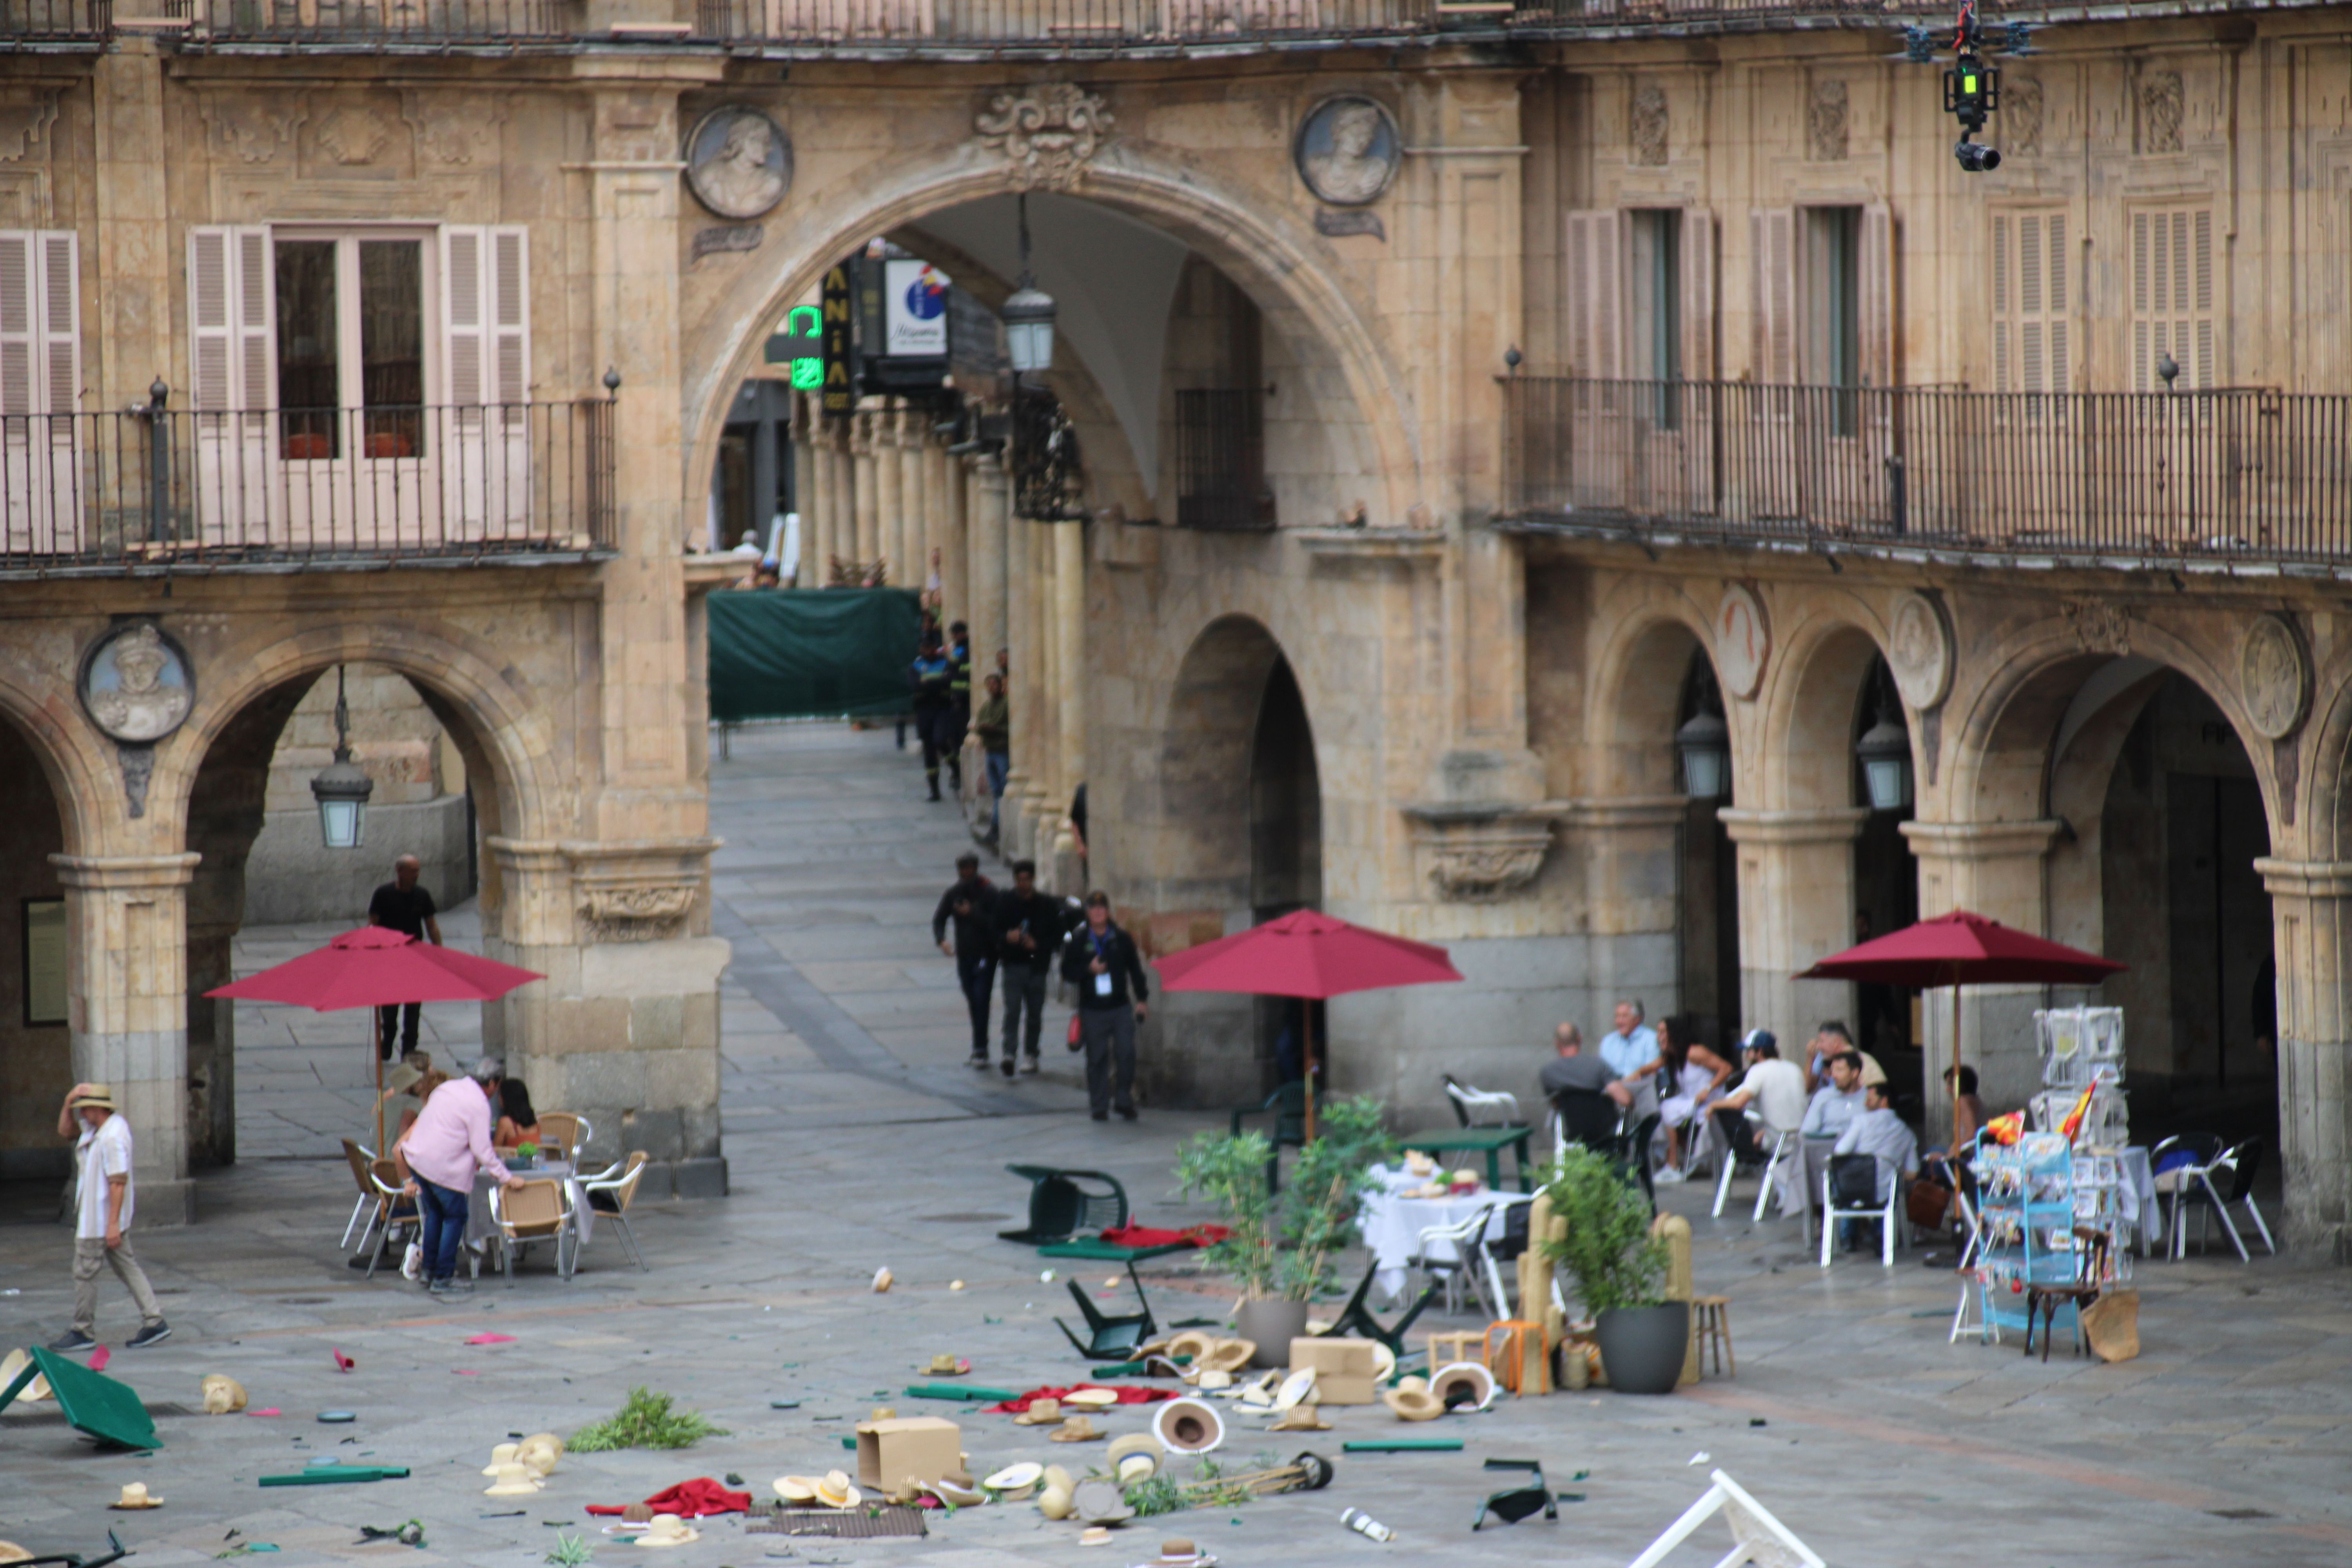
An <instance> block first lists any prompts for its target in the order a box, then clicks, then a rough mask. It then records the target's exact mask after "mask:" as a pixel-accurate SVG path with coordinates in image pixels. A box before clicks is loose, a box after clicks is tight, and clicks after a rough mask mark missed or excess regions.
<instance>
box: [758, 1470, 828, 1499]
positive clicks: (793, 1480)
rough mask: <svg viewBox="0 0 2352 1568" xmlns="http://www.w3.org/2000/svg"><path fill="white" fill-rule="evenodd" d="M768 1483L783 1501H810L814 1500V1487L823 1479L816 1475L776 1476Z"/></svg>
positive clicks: (820, 1483) (821, 1482)
mask: <svg viewBox="0 0 2352 1568" xmlns="http://www.w3.org/2000/svg"><path fill="white" fill-rule="evenodd" d="M770 1484H772V1486H773V1487H774V1488H775V1489H776V1496H777V1497H779V1498H781V1499H782V1500H784V1501H785V1502H790V1503H812V1502H814V1501H816V1489H817V1488H818V1487H819V1486H820V1485H822V1484H823V1481H822V1480H821V1479H820V1478H818V1477H816V1476H778V1477H777V1478H776V1479H775V1480H774V1481H773V1482H772V1483H770Z"/></svg>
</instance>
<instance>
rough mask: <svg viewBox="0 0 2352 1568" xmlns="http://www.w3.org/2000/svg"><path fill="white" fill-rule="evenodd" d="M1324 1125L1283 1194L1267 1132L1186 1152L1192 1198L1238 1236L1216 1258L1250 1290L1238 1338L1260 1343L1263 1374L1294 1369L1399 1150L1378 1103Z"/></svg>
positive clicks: (1179, 1169)
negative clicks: (1375, 1177) (1373, 1189)
mask: <svg viewBox="0 0 2352 1568" xmlns="http://www.w3.org/2000/svg"><path fill="white" fill-rule="evenodd" d="M1390 1147H1391V1144H1390V1140H1389V1135H1388V1129H1387V1126H1386V1124H1385V1122H1384V1121H1383V1120H1382V1117H1381V1104H1380V1101H1378V1100H1370V1099H1362V1100H1339V1101H1334V1102H1332V1103H1329V1104H1327V1105H1325V1106H1324V1107H1323V1108H1322V1113H1321V1115H1320V1116H1319V1118H1318V1128H1317V1136H1316V1139H1315V1142H1312V1143H1309V1144H1307V1146H1306V1147H1305V1148H1304V1149H1301V1150H1300V1151H1299V1152H1298V1161H1297V1165H1296V1166H1295V1167H1294V1169H1293V1170H1292V1172H1291V1175H1290V1181H1289V1184H1288V1185H1286V1186H1285V1187H1284V1188H1283V1189H1282V1191H1281V1192H1280V1193H1279V1194H1276V1192H1275V1191H1274V1190H1273V1189H1272V1187H1271V1186H1270V1185H1269V1184H1268V1182H1267V1173H1268V1171H1269V1169H1270V1168H1271V1166H1272V1163H1273V1160H1274V1148H1273V1145H1272V1144H1270V1143H1268V1142H1267V1141H1266V1137H1265V1133H1263V1132H1244V1133H1241V1134H1239V1135H1238V1136H1234V1135H1230V1134H1226V1133H1219V1132H1202V1133H1201V1134H1199V1135H1198V1136H1196V1137H1194V1138H1193V1139H1192V1142H1188V1143H1186V1144H1185V1145H1184V1146H1183V1147H1182V1148H1181V1149H1179V1150H1178V1151H1177V1154H1176V1180H1177V1183H1178V1184H1179V1185H1180V1186H1181V1188H1182V1189H1183V1192H1184V1194H1185V1195H1186V1196H1188V1197H1189V1196H1191V1195H1192V1194H1195V1193H1198V1194H1201V1195H1202V1196H1204V1197H1206V1198H1207V1199H1208V1200H1209V1201H1210V1202H1211V1203H1213V1204H1214V1205H1216V1207H1217V1212H1218V1214H1219V1215H1221V1216H1222V1217H1223V1221H1224V1223H1225V1225H1226V1226H1228V1227H1229V1228H1230V1229H1231V1230H1232V1232H1233V1234H1232V1235H1231V1236H1229V1237H1226V1238H1225V1239H1224V1240H1223V1241H1221V1242H1218V1243H1217V1244H1216V1245H1214V1246H1213V1247H1209V1248H1208V1249H1207V1253H1206V1257H1207V1260H1208V1261H1209V1262H1210V1263H1212V1264H1213V1265H1215V1266H1216V1267H1218V1268H1223V1269H1224V1270H1225V1271H1226V1272H1227V1273H1228V1274H1230V1275H1231V1276H1232V1277H1233V1280H1234V1284H1236V1285H1238V1286H1240V1287H1241V1292H1242V1300H1241V1305H1240V1307H1239V1308H1238V1309H1237V1310H1236V1311H1235V1314H1234V1331H1236V1332H1237V1333H1239V1334H1240V1335H1241V1337H1242V1338H1244V1339H1245V1340H1250V1341H1253V1342H1255V1343H1256V1345H1257V1347H1258V1353H1257V1364H1259V1365H1261V1366H1281V1365H1283V1364H1284V1363H1286V1362H1288V1361H1289V1359H1290V1342H1291V1341H1292V1340H1295V1339H1297V1338H1298V1337H1299V1336H1300V1335H1302V1334H1304V1333H1306V1331H1307V1303H1308V1302H1310V1301H1312V1300H1314V1299H1315V1297H1316V1296H1317V1295H1318V1294H1319V1293H1320V1292H1321V1291H1322V1290H1324V1289H1326V1288H1327V1287H1328V1286H1329V1285H1330V1283H1331V1277H1332V1270H1333V1268H1334V1259H1335V1258H1336V1256H1337V1254H1338V1253H1339V1251H1340V1250H1341V1249H1343V1248H1344V1247H1347V1246H1348V1245H1349V1243H1350V1242H1351V1241H1353V1240H1354V1237H1355V1233H1354V1225H1355V1219H1356V1205H1357V1204H1358V1202H1359V1201H1360V1199H1361V1197H1362V1195H1363V1194H1364V1192H1365V1190H1366V1189H1367V1188H1368V1187H1370V1184H1371V1167H1372V1165H1373V1163H1374V1162H1376V1161H1378V1160H1379V1159H1381V1157H1382V1156H1383V1155H1384V1154H1386V1153H1387V1152H1389V1150H1390Z"/></svg>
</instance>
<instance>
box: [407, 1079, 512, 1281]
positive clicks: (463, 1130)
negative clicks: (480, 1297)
mask: <svg viewBox="0 0 2352 1568" xmlns="http://www.w3.org/2000/svg"><path fill="white" fill-rule="evenodd" d="M506 1076H507V1072H506V1067H505V1065H504V1064H503V1063H501V1062H500V1061H499V1059H498V1058H495V1057H484V1058H482V1059H481V1060H480V1061H478V1062H476V1063H475V1064H474V1066H473V1069H472V1071H471V1072H469V1073H468V1074H467V1076H466V1077H464V1078H453V1079H450V1080H449V1081H448V1082H447V1083H445V1084H443V1085H442V1086H441V1087H440V1088H439V1089H435V1090H434V1091H433V1098H432V1099H430V1100H426V1101H425V1109H424V1110H422V1111H420V1112H418V1113H417V1117H416V1121H415V1125H414V1126H412V1127H411V1128H410V1129H409V1130H408V1142H406V1143H404V1145H402V1147H401V1155H402V1157H403V1158H404V1159H405V1160H406V1161H407V1162H408V1170H409V1173H410V1174H411V1175H413V1176H414V1177H415V1179H416V1210H417V1213H418V1215H420V1216H421V1217H422V1220H423V1228H424V1232H425V1234H424V1236H423V1237H422V1238H421V1239H422V1241H423V1244H424V1245H423V1247H422V1248H421V1250H422V1253H423V1257H422V1258H421V1259H420V1260H419V1265H418V1268H419V1271H420V1272H421V1273H423V1275H424V1276H425V1289H428V1290H430V1291H432V1292H433V1294H435V1295H436V1296H446V1295H447V1294H448V1293H449V1292H450V1291H452V1290H455V1289H458V1285H457V1248H458V1247H460V1246H462V1245H463V1244H464V1242H465V1240H466V1213H467V1207H468V1205H470V1204H471V1203H472V1202H473V1197H474V1176H475V1173H477V1172H479V1171H489V1172H492V1173H495V1174H496V1175H497V1176H498V1178H499V1184H500V1185H501V1186H503V1187H506V1188H507V1189H508V1190H509V1191H512V1190H513V1189H514V1188H516V1187H519V1186H520V1185H522V1178H521V1177H520V1176H518V1175H515V1174H514V1173H511V1172H509V1170H508V1169H507V1168H506V1165H505V1163H503V1162H502V1161H500V1160H499V1156H498V1151H497V1150H495V1149H493V1148H491V1147H490V1129H491V1127H492V1126H493V1125H494V1122H493V1121H492V1118H493V1116H494V1115H495V1110H494V1108H495V1107H496V1105H497V1104H498V1100H499V1085H501V1084H502V1083H504V1082H505V1081H506ZM466 1288H467V1289H471V1288H472V1287H471V1286H470V1285H468V1286H467V1287H466Z"/></svg>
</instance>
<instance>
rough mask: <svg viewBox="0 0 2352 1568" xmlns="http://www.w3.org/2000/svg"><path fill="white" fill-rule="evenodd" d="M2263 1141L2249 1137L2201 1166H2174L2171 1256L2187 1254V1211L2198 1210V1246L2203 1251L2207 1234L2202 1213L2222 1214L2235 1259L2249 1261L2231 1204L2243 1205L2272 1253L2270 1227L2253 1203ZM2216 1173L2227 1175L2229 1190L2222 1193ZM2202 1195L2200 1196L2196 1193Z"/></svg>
mask: <svg viewBox="0 0 2352 1568" xmlns="http://www.w3.org/2000/svg"><path fill="white" fill-rule="evenodd" d="M2262 1157H2263V1141H2262V1140H2261V1139H2260V1138H2249V1139H2248V1140H2246V1141H2245V1142H2242V1143H2240V1144H2238V1145H2236V1146H2235V1147H2234V1148H2230V1149H2225V1150H2223V1151H2222V1152H2221V1153H2219V1154H2217V1155H2215V1156H2214V1157H2213V1158H2212V1159H2211V1160H2210V1161H2208V1162H2206V1163H2204V1164H2202V1165H2176V1166H2174V1167H2173V1170H2172V1175H2173V1176H2174V1178H2175V1184H2174V1186H2173V1192H2172V1248H2171V1250H2172V1256H2173V1258H2175V1259H2176V1260H2177V1259H2179V1258H2186V1257H2187V1256H2188V1255H2189V1210H2190V1209H2192V1208H2193V1209H2195V1210H2196V1211H2197V1249H2198V1250H2199V1251H2200V1252H2202V1251H2204V1250H2205V1243H2206V1237H2207V1235H2208V1232H2207V1227H2206V1225H2205V1215H2206V1213H2207V1211H2208V1210H2210V1211H2211V1212H2212V1213H2214V1214H2217V1215H2221V1229H2222V1230H2223V1231H2224V1232H2226V1233H2227V1234H2228V1236H2229V1237H2230V1245H2231V1246H2232V1247H2236V1248H2237V1249H2238V1261H2239V1262H2241V1263H2252V1261H2253V1260H2254V1258H2253V1254H2252V1253H2251V1252H2249V1251H2247V1250H2246V1240H2245V1237H2243V1236H2242V1235H2241V1234H2239V1231H2238V1226H2237V1224H2236V1222H2235V1221H2233V1220H2231V1217H2230V1207H2231V1205H2232V1204H2235V1205H2239V1206H2240V1207H2242V1208H2243V1209H2244V1210H2245V1212H2246V1215H2247V1217H2248V1218H2250V1219H2252V1221H2253V1222H2254V1229H2255V1231H2256V1232H2257V1233H2259V1234H2260V1235H2261V1237H2262V1238H2263V1246H2264V1247H2268V1248H2270V1250H2271V1252H2272V1254H2273V1256H2275V1255H2276V1254H2277V1252H2278V1243H2276V1242H2275V1241H2273V1240H2272V1239H2271V1227H2270V1226H2268V1225H2267V1224H2265V1223H2264V1222H2263V1211H2262V1210H2261V1209H2259V1208H2257V1207H2255V1206H2254V1194H2253V1177H2254V1173H2255V1171H2256V1170H2257V1169H2258V1168H2259V1167H2260V1166H2261V1163H2262ZM2216 1176H2222V1177H2226V1178H2227V1179H2228V1181H2229V1184H2230V1190H2229V1192H2228V1193H2227V1194H2224V1193H2223V1192H2222V1191H2221V1188H2219V1187H2217V1186H2215V1185H2214V1184H2213V1181H2214V1178H2215V1177H2216ZM2199 1194H2202V1195H2201V1196H2200V1195H2199Z"/></svg>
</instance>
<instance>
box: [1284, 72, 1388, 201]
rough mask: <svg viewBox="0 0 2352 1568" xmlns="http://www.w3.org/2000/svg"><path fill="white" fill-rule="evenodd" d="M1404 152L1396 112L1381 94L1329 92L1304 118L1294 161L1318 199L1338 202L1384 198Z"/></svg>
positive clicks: (1309, 188) (1300, 123)
mask: <svg viewBox="0 0 2352 1568" xmlns="http://www.w3.org/2000/svg"><path fill="white" fill-rule="evenodd" d="M1403 156H1404V151H1403V138H1402V137H1401V136H1399V135H1398V134H1397V126H1396V120H1395V118H1394V117H1393V116H1392V115H1391V114H1390V113H1389V111H1388V107H1387V106H1386V105H1385V104H1382V103H1381V102H1380V101H1379V100H1375V99H1370V98H1360V97H1358V96H1356V95H1354V94H1352V93H1351V94H1349V95H1347V96H1345V97H1340V98H1327V99H1325V100H1323V101H1322V102H1320V103H1318V104H1317V105H1316V106H1315V107H1314V108H1313V109H1312V110H1309V111H1308V112H1307V118H1306V119H1305V120H1303V121H1300V122H1299V126H1298V144H1297V146H1296V147H1295V148H1293V149H1292V152H1291V157H1292V161H1293V162H1294V163H1296V165H1297V169H1298V177H1299V178H1300V179H1301V180H1303V181H1305V182H1306V184H1307V189H1308V190H1310V191H1312V192H1314V193H1315V195H1316V197H1317V199H1318V200H1320V201H1326V202H1328V203H1330V204H1331V205H1333V206H1335V207H1360V206H1363V205H1366V204H1368V203H1370V202H1375V201H1378V200H1379V199H1380V198H1381V195H1383V194H1385V193H1386V192H1387V190H1388V188H1389V183H1390V182H1391V181H1392V180H1394V179H1395V178H1396V172H1397V164H1398V163H1399V162H1401V161H1402V158H1403Z"/></svg>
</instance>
